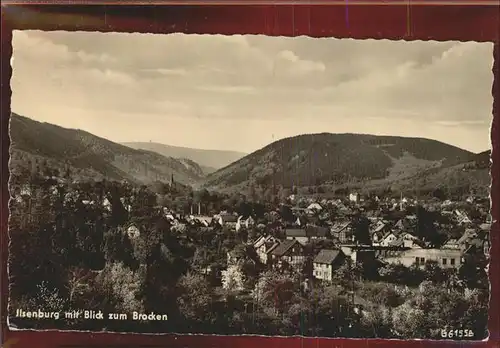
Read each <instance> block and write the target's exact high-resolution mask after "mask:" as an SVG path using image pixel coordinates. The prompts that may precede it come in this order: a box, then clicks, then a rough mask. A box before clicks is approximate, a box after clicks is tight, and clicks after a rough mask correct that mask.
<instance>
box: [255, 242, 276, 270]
mask: <svg viewBox="0 0 500 348" xmlns="http://www.w3.org/2000/svg"><path fill="white" fill-rule="evenodd" d="M278 244H279V240H278V239H277V238H275V237H273V236H266V237H264V236H261V237H259V238H258V239H257V240H256V241H255V243H254V248H255V252H256V253H257V256H258V257H259V260H260V262H262V263H263V264H264V265H265V264H267V262H268V259H269V258H268V255H269V253H270V252H271V251H272V250H273V249H274V248H276V247H277V246H278Z"/></svg>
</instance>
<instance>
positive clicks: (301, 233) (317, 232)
mask: <svg viewBox="0 0 500 348" xmlns="http://www.w3.org/2000/svg"><path fill="white" fill-rule="evenodd" d="M328 233H329V229H328V228H327V227H320V226H315V225H307V226H306V227H305V228H289V229H286V230H285V235H286V239H287V240H297V241H298V242H299V243H301V244H302V245H305V244H307V243H309V242H310V241H311V240H314V239H326V238H327V236H328Z"/></svg>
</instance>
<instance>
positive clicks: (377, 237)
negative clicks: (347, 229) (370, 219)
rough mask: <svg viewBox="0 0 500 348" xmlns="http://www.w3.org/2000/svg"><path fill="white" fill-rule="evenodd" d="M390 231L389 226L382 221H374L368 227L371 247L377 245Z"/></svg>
mask: <svg viewBox="0 0 500 348" xmlns="http://www.w3.org/2000/svg"><path fill="white" fill-rule="evenodd" d="M389 231H390V226H389V225H388V224H387V223H385V222H384V221H382V220H376V221H375V222H374V223H372V224H371V226H370V236H371V240H372V243H373V245H379V244H380V242H381V240H382V239H383V237H384V236H385V235H386V234H387V233H388V232H389Z"/></svg>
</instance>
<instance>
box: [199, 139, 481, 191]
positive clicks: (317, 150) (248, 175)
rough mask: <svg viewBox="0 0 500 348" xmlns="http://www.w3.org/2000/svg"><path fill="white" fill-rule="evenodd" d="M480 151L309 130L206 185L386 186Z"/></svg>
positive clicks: (225, 171) (425, 141) (230, 168)
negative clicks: (375, 184) (366, 184)
mask: <svg viewBox="0 0 500 348" xmlns="http://www.w3.org/2000/svg"><path fill="white" fill-rule="evenodd" d="M474 156H475V154H473V153H471V152H469V151H465V150H462V149H460V148H457V147H455V146H451V145H448V144H444V143H441V142H439V141H435V140H429V139H422V138H404V137H393V136H375V135H362V134H330V133H321V134H308V135H299V136H295V137H291V138H286V139H282V140H278V141H276V142H274V143H272V144H270V145H268V146H266V147H264V148H262V149H260V150H258V151H256V152H254V153H252V154H250V155H248V156H246V157H244V158H242V159H240V160H239V161H237V162H235V163H233V164H231V165H229V166H227V167H225V168H222V169H220V170H218V171H217V172H215V173H212V174H211V175H209V176H208V177H207V179H206V181H205V182H204V186H205V187H206V188H209V189H214V190H222V191H234V190H243V189H246V188H248V187H249V186H250V185H252V184H255V185H260V184H263V185H271V184H273V183H274V184H276V185H282V186H284V187H292V186H298V187H300V186H315V185H325V184H332V185H342V184H345V183H356V182H358V183H359V182H363V183H369V182H374V183H378V184H379V185H381V184H387V182H393V181H398V180H403V179H405V178H410V177H413V176H415V175H417V174H418V173H421V172H423V171H425V170H429V169H432V168H448V167H453V166H455V165H457V164H460V163H466V162H470V161H471V160H472V159H473V158H474Z"/></svg>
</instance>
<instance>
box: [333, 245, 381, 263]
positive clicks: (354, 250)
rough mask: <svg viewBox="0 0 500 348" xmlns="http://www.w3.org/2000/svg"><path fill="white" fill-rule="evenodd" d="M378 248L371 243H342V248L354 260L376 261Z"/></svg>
mask: <svg viewBox="0 0 500 348" xmlns="http://www.w3.org/2000/svg"><path fill="white" fill-rule="evenodd" d="M378 248H379V247H372V246H370V245H356V244H346V245H342V246H341V247H340V250H342V253H343V254H344V255H345V256H347V257H350V258H351V260H352V261H353V262H375V258H376V255H377V249H378Z"/></svg>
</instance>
